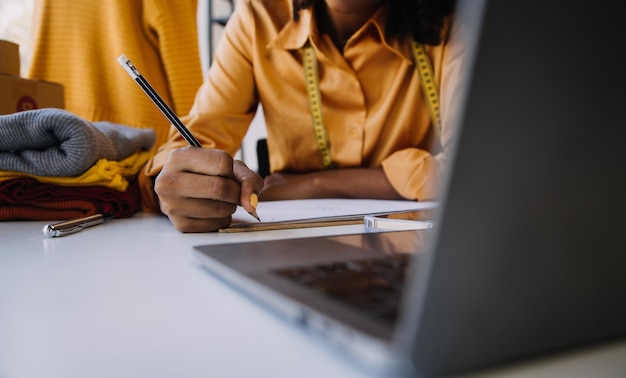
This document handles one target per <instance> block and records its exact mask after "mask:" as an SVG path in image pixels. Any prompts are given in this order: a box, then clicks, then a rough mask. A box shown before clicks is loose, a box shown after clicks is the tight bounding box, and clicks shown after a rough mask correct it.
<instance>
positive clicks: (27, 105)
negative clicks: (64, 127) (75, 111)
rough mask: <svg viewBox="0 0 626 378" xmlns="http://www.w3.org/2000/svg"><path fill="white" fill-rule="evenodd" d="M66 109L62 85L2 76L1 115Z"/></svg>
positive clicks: (0, 81)
mask: <svg viewBox="0 0 626 378" xmlns="http://www.w3.org/2000/svg"><path fill="white" fill-rule="evenodd" d="M64 107H65V91H64V89H63V86H62V85H61V84H58V83H52V82H49V81H43V80H29V79H23V78H21V77H19V76H14V75H2V74H0V114H11V113H15V112H19V111H23V110H32V109H41V108H60V109H63V108H64Z"/></svg>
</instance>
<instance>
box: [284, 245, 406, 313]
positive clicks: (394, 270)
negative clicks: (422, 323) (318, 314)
mask: <svg viewBox="0 0 626 378" xmlns="http://www.w3.org/2000/svg"><path fill="white" fill-rule="evenodd" d="M409 259H410V255H407V254H397V255H390V256H385V257H381V258H375V259H367V260H354V261H346V262H332V263H326V264H320V265H315V266H307V267H296V268H287V269H280V270H277V271H275V272H276V273H277V274H279V275H280V276H282V277H286V278H288V279H291V280H293V281H296V282H298V283H300V284H302V285H304V286H306V287H309V288H312V289H314V290H317V291H320V292H322V293H324V294H326V295H329V296H331V297H332V298H334V299H337V300H340V301H342V302H344V303H347V304H348V305H350V306H352V307H356V308H357V309H359V310H360V311H363V312H364V313H365V314H366V315H367V316H369V317H371V318H374V319H380V320H383V321H386V322H389V323H392V324H393V323H394V322H395V321H396V319H397V317H398V311H399V304H400V299H401V298H402V290H403V286H404V282H405V279H406V267H407V265H408V262H409Z"/></svg>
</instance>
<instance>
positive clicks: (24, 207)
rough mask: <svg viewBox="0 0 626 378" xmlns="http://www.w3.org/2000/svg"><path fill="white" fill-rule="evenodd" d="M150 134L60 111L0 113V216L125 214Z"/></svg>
mask: <svg viewBox="0 0 626 378" xmlns="http://www.w3.org/2000/svg"><path fill="white" fill-rule="evenodd" d="M154 141H155V133H154V131H153V130H151V129H139V128H132V127H129V126H125V125H118V124H113V123H109V122H87V121H85V120H84V119H82V118H80V117H77V116H76V115H74V114H71V113H69V112H67V111H65V110H61V109H52V108H48V109H38V110H27V111H23V112H19V113H14V114H9V115H2V116H0V221H4V220H65V219H71V218H79V217H85V216H89V215H94V214H108V215H111V216H113V217H114V218H127V217H130V216H132V215H133V214H134V213H135V212H137V211H139V210H140V209H141V199H140V196H139V188H138V185H137V180H136V178H137V174H138V172H139V170H140V169H141V168H142V166H143V165H144V164H145V163H146V162H147V161H148V159H149V158H150V148H151V147H152V145H153V144H154Z"/></svg>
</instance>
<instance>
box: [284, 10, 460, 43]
mask: <svg viewBox="0 0 626 378" xmlns="http://www.w3.org/2000/svg"><path fill="white" fill-rule="evenodd" d="M292 1H293V18H294V20H298V15H299V12H300V10H301V9H306V8H309V7H310V6H312V5H313V4H314V3H315V0H292ZM388 2H389V15H388V18H387V21H386V23H385V33H386V34H387V35H388V36H389V37H392V38H398V39H404V38H406V37H411V38H413V39H414V40H415V41H416V42H418V43H422V44H425V45H431V46H436V45H439V44H440V43H441V42H442V39H443V38H444V36H443V35H442V31H443V26H444V20H445V18H446V17H447V16H450V15H451V14H452V13H453V12H454V9H455V6H456V0H388Z"/></svg>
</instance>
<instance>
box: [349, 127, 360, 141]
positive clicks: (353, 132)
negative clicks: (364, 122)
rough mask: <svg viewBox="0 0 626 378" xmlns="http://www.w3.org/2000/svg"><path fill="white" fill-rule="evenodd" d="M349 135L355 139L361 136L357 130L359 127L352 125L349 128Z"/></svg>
mask: <svg viewBox="0 0 626 378" xmlns="http://www.w3.org/2000/svg"><path fill="white" fill-rule="evenodd" d="M350 136H351V137H352V138H354V139H356V138H359V137H360V136H361V133H360V132H359V129H357V128H356V127H353V128H352V129H350Z"/></svg>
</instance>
